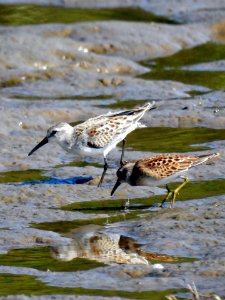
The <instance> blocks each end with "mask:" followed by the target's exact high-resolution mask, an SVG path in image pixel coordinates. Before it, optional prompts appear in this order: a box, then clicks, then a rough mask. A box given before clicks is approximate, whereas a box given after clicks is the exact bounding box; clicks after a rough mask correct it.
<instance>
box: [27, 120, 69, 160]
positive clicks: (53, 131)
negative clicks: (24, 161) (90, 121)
mask: <svg viewBox="0 0 225 300" xmlns="http://www.w3.org/2000/svg"><path fill="white" fill-rule="evenodd" d="M72 132H73V127H72V126H70V125H69V124H67V123H64V122H61V123H58V124H57V125H54V126H52V127H50V128H49V129H48V130H47V135H46V137H44V139H43V140H42V141H41V142H40V143H38V144H37V145H36V146H35V147H34V148H33V149H32V150H31V151H30V152H29V153H28V156H30V155H32V154H33V153H34V152H35V151H37V150H38V149H39V148H41V147H42V146H44V145H45V144H47V143H49V142H52V141H56V142H57V143H58V144H61V145H62V146H63V143H65V141H67V140H68V138H69V137H71V134H72Z"/></svg>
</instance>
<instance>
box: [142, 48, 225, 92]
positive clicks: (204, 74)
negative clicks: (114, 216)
mask: <svg viewBox="0 0 225 300" xmlns="http://www.w3.org/2000/svg"><path fill="white" fill-rule="evenodd" d="M222 59H225V45H221V44H215V43H205V44H202V45H200V46H196V47H194V48H190V49H183V50H181V51H179V52H177V53H175V54H173V55H171V56H168V57H160V58H157V59H154V60H152V59H150V60H149V59H147V60H144V61H141V62H140V63H141V64H142V65H144V66H151V69H152V71H151V72H149V73H145V74H143V75H139V76H138V77H140V78H143V79H153V80H174V81H179V82H183V83H186V84H195V85H201V86H205V87H208V88H211V89H225V72H224V71H207V70H201V71H191V70H190V71H189V70H181V69H180V68H181V67H182V66H187V65H193V64H197V63H204V62H212V61H217V60H222Z"/></svg>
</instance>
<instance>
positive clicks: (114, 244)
mask: <svg viewBox="0 0 225 300" xmlns="http://www.w3.org/2000/svg"><path fill="white" fill-rule="evenodd" d="M102 229H103V227H101V226H98V225H87V226H82V227H81V228H77V229H74V230H72V231H71V232H70V233H69V234H67V235H66V236H67V237H69V238H71V240H72V241H71V243H70V244H69V245H63V246H58V247H53V248H52V256H53V257H54V258H55V259H58V260H62V261H70V260H72V259H74V258H78V257H79V258H87V259H91V260H97V261H99V262H103V263H108V264H110V263H119V264H145V265H147V264H148V260H147V259H146V258H145V257H143V256H141V255H139V254H138V253H137V252H138V251H137V250H138V247H139V246H140V244H138V243H137V242H136V241H135V240H134V239H132V238H129V237H125V236H121V235H119V234H112V233H105V232H103V231H102Z"/></svg>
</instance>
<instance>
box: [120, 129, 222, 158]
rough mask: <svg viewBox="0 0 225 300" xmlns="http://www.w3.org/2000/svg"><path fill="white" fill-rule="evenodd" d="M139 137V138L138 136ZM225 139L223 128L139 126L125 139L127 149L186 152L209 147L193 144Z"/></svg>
mask: <svg viewBox="0 0 225 300" xmlns="http://www.w3.org/2000/svg"><path fill="white" fill-rule="evenodd" d="M140 137H141V138H140ZM224 139H225V129H213V128H206V127H194V128H182V127H180V128H170V127H150V128H140V129H137V130H135V131H133V132H132V133H130V134H129V135H128V136H127V138H126V140H127V146H129V148H126V149H127V150H129V149H132V150H137V151H152V152H160V153H161V152H188V151H201V150H207V149H210V148H209V147H207V146H201V145H197V146H196V145H195V144H202V143H207V142H212V141H216V140H224Z"/></svg>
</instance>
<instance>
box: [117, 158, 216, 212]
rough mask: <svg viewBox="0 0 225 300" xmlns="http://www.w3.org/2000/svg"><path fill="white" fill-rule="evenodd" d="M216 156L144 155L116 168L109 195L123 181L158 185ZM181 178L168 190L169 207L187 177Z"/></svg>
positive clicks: (133, 183) (131, 183)
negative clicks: (173, 189)
mask: <svg viewBox="0 0 225 300" xmlns="http://www.w3.org/2000/svg"><path fill="white" fill-rule="evenodd" d="M218 156H219V154H218V153H213V154H202V155H181V154H160V155H156V156H152V157H145V158H143V159H140V160H138V161H136V162H128V163H126V164H125V165H124V166H122V167H120V168H119V169H118V171H117V177H118V179H117V182H116V184H115V186H114V188H113V190H112V192H111V195H113V193H114V192H115V190H116V189H117V188H118V186H119V185H120V184H121V183H123V182H127V183H129V184H130V185H133V186H135V185H139V186H159V185H162V184H167V183H169V182H171V181H172V180H174V179H176V178H178V177H182V176H181V175H183V174H184V173H186V172H187V171H188V170H189V169H190V168H192V167H195V166H197V165H199V164H202V163H204V162H205V161H207V160H209V159H212V158H214V157H218ZM183 178H184V179H185V182H184V183H182V185H180V186H179V187H178V188H177V189H176V190H175V191H173V192H170V191H169V190H168V195H167V200H168V199H169V198H172V199H171V207H172V206H173V204H174V201H175V198H176V194H177V193H178V191H179V190H180V189H181V188H182V187H183V186H184V185H185V184H186V183H187V181H188V180H187V178H185V177H183Z"/></svg>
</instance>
